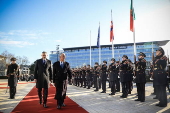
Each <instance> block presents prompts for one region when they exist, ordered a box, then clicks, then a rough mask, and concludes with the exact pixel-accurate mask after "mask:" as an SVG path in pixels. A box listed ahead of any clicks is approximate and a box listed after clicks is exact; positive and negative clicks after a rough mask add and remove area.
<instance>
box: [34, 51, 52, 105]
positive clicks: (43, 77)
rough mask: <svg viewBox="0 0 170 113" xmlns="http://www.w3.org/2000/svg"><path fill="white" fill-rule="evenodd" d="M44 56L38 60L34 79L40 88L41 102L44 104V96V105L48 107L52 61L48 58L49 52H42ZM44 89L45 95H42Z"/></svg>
mask: <svg viewBox="0 0 170 113" xmlns="http://www.w3.org/2000/svg"><path fill="white" fill-rule="evenodd" d="M41 56H42V58H41V59H38V60H36V64H35V69H34V80H35V82H36V88H37V89H38V97H39V103H40V104H42V98H43V107H44V108H47V105H46V104H47V97H48V88H49V86H50V82H51V83H52V79H53V76H52V63H51V61H50V60H48V59H47V58H46V57H47V52H42V54H41ZM42 89H43V96H42Z"/></svg>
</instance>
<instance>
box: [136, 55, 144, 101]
mask: <svg viewBox="0 0 170 113" xmlns="http://www.w3.org/2000/svg"><path fill="white" fill-rule="evenodd" d="M144 57H146V55H145V54H144V53H142V52H140V53H139V56H138V61H137V62H135V64H136V86H137V94H138V99H136V100H135V101H141V102H145V83H146V74H145V69H146V60H145V59H144Z"/></svg>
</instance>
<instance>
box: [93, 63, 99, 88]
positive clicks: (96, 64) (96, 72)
mask: <svg viewBox="0 0 170 113" xmlns="http://www.w3.org/2000/svg"><path fill="white" fill-rule="evenodd" d="M98 66H99V64H98V62H95V65H94V72H95V74H94V87H95V88H96V89H95V90H94V91H98V90H99V86H98V77H99V70H98Z"/></svg>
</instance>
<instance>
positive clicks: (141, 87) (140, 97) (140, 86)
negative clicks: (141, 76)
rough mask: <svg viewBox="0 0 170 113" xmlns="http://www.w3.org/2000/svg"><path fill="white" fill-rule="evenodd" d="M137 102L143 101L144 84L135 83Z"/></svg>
mask: <svg viewBox="0 0 170 113" xmlns="http://www.w3.org/2000/svg"><path fill="white" fill-rule="evenodd" d="M136 86H137V93H138V100H140V101H145V83H136Z"/></svg>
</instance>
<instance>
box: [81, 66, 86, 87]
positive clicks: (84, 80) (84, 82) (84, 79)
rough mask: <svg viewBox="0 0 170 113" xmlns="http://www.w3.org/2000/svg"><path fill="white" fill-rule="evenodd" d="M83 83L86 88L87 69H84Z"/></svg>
mask: <svg viewBox="0 0 170 113" xmlns="http://www.w3.org/2000/svg"><path fill="white" fill-rule="evenodd" d="M82 83H83V85H84V88H86V67H84V68H83V69H82Z"/></svg>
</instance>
